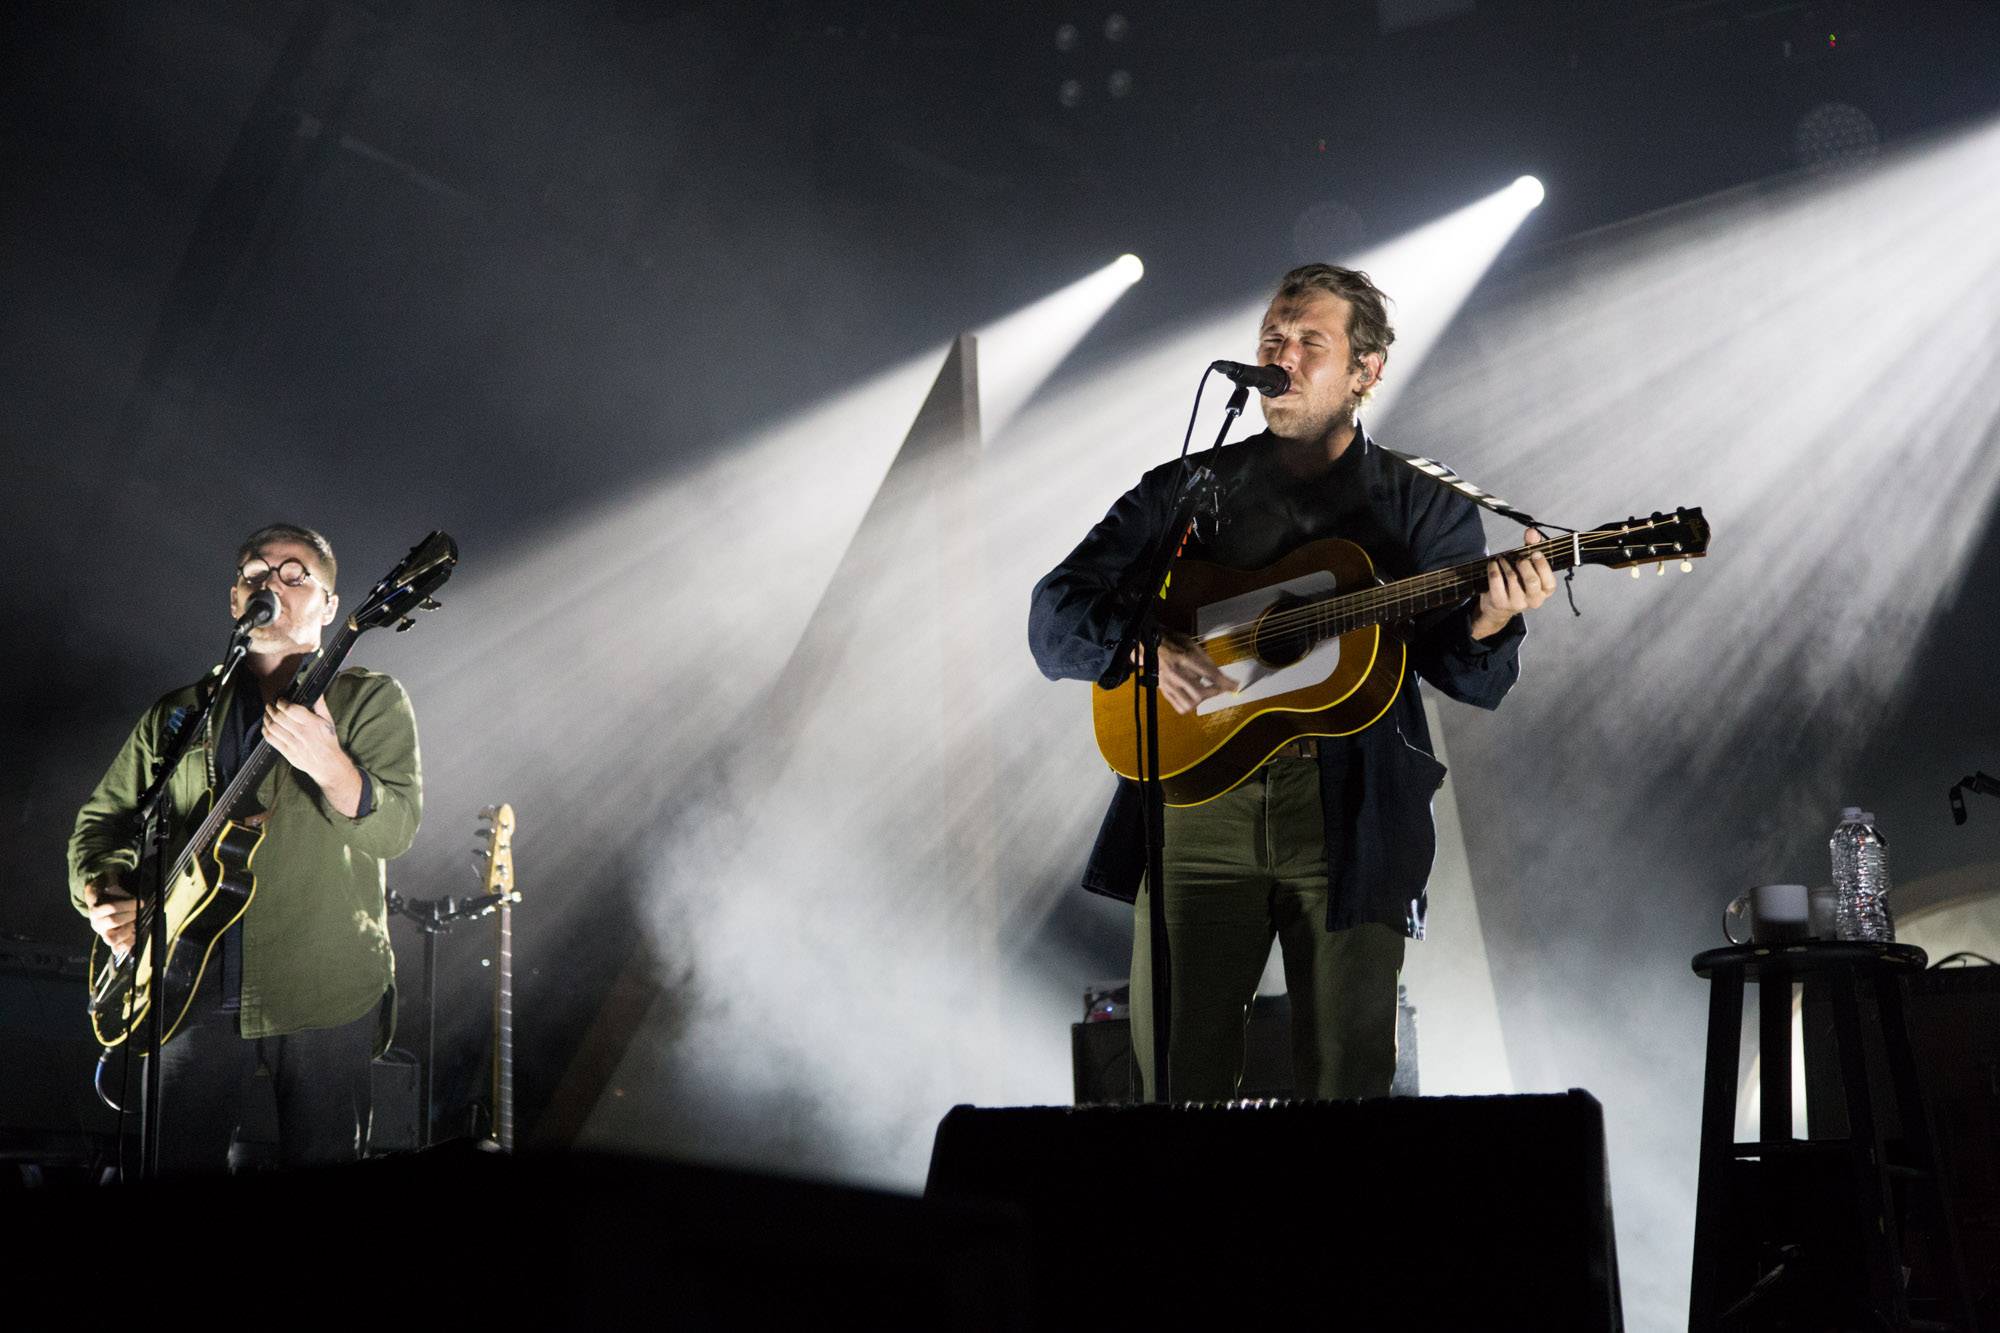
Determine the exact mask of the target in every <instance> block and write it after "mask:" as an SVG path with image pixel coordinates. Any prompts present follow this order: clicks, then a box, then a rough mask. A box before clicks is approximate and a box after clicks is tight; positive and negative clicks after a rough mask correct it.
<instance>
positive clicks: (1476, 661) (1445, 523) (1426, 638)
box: [1410, 486, 1528, 708]
mask: <svg viewBox="0 0 2000 1333" xmlns="http://www.w3.org/2000/svg"><path fill="white" fill-rule="evenodd" d="M1430 489H1431V494H1429V495H1427V496H1420V498H1419V504H1418V513H1417V519H1416V523H1415V525H1414V527H1413V530H1412V541H1411V550H1412V551H1413V552H1414V554H1415V556H1416V560H1417V567H1418V569H1419V570H1432V569H1443V568H1445V567H1447V566H1450V565H1462V564H1465V563H1467V562H1469V561H1473V560H1477V559H1479V558H1480V557H1481V556H1483V555H1485V554H1487V551H1486V536H1485V534H1484V533H1483V532H1482V531H1481V530H1480V526H1479V510H1478V509H1477V508H1476V507H1474V505H1473V503H1472V502H1471V501H1470V500H1468V499H1466V498H1465V497H1464V496H1462V495H1458V494H1456V493H1455V492H1452V491H1448V490H1446V489H1444V488H1443V487H1441V486H1434V487H1431V488H1430ZM1478 609H1479V599H1478V597H1477V595H1475V596H1474V597H1473V598H1471V599H1470V600H1468V601H1466V602H1464V603H1462V604H1460V605H1458V606H1456V607H1451V608H1448V609H1444V610H1439V611H1434V612H1432V613H1430V614H1429V615H1427V616H1425V617H1423V618H1422V619H1420V620H1419V621H1418V623H1417V631H1416V635H1415V638H1414V641H1413V642H1412V644H1411V645H1410V646H1411V654H1410V655H1411V659H1412V665H1413V666H1414V667H1415V668H1416V671H1417V674H1418V675H1420V676H1422V677H1423V678H1424V679H1425V680H1426V681H1429V682H1430V683H1431V684H1432V685H1434V686H1436V687H1437V688H1438V689H1440V690H1442V691H1443V692H1444V693H1445V694H1448V695H1450V696H1451V697H1452V698H1454V699H1456V700H1458V701H1459V702H1460V703H1468V704H1472V705H1474V706H1476V707H1479V708H1498V707H1499V706H1500V701H1501V700H1502V699H1504V698H1506V697H1507V691H1508V690H1510V689H1512V688H1513V686H1514V682H1515V680H1517V679H1518V678H1519V677H1520V674H1521V641H1522V640H1523V639H1524V638H1526V637H1527V634H1528V626H1527V622H1526V621H1524V620H1523V619H1522V618H1521V617H1520V616H1515V617H1514V618H1513V619H1512V620H1510V621H1508V622H1507V624H1506V625H1505V626H1503V627H1502V628H1501V630H1500V631H1499V632H1498V633H1497V634H1494V635H1491V636H1490V637H1488V638H1484V639H1475V638H1473V637H1472V617H1473V615H1474V614H1475V613H1476V612H1477V611H1478Z"/></svg>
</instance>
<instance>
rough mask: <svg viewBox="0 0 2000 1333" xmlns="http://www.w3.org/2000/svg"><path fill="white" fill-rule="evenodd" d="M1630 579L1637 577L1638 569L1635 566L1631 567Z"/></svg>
mask: <svg viewBox="0 0 2000 1333" xmlns="http://www.w3.org/2000/svg"><path fill="white" fill-rule="evenodd" d="M1632 577H1633V578H1635V579H1636V578H1638V577H1639V567H1638V566H1637V565H1634V566H1632Z"/></svg>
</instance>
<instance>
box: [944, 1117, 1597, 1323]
mask: <svg viewBox="0 0 2000 1333" xmlns="http://www.w3.org/2000/svg"><path fill="white" fill-rule="evenodd" d="M926 1197H929V1198H935V1199H940V1200H967V1201H987V1202H996V1203H1008V1204H1013V1205H1015V1206H1017V1207H1019V1208H1020V1209H1021V1210H1022V1211H1023V1212H1024V1213H1025V1215H1026V1217H1027V1219H1028V1225H1029V1232H1030V1246H1031V1248H1030V1253H1031V1256H1032V1263H1033V1270H1034V1279H1035V1287H1034V1293H1033V1301H1034V1308H1035V1318H1036V1324H1037V1326H1038V1327H1044V1328H1088V1327H1092V1326H1103V1327H1112V1326H1118V1327H1127V1326H1130V1325H1131V1324H1133V1323H1134V1322H1137V1323H1138V1324H1139V1326H1141V1327H1146V1326H1152V1327H1160V1328H1169V1327H1187V1326H1190V1324H1191V1323H1192V1322H1193V1320H1194V1319H1196V1318H1206V1317H1207V1316H1208V1313H1209V1312H1210V1311H1222V1312H1224V1313H1225V1314H1228V1315H1232V1316H1233V1318H1232V1322H1237V1321H1242V1322H1246V1323H1247V1322H1251V1321H1255V1322H1258V1323H1263V1324H1267V1325H1282V1326H1285V1327H1299V1328H1343V1329H1354V1328H1395V1329H1399V1330H1400V1329H1412V1328H1427V1329H1428V1328H1436V1329H1444V1328H1449V1329H1455V1330H1462V1329H1468V1328H1479V1329H1498V1328H1532V1329H1537V1330H1544V1331H1547V1330H1559V1329H1589V1330H1604V1329H1617V1328H1620V1327H1621V1326H1622V1319H1621V1313H1620V1305H1619V1295H1618V1265H1617V1254H1616V1247H1615V1241H1614V1239H1613V1236H1612V1227H1611V1202H1610V1190H1609V1181H1608V1176H1607V1173H1606V1168H1605V1156H1604V1121H1603V1111H1602V1108H1601V1107H1600V1106H1599V1105H1598V1103H1597V1101H1596V1099H1595V1098H1593V1097H1591V1096H1590V1094H1588V1093H1586V1092H1582V1091H1576V1090H1573V1091H1571V1092H1569V1093H1566V1094H1560V1095H1549V1096H1518V1097H1432V1098H1385V1099H1382V1100H1379V1101H1365V1102H1287V1103H1278V1104H1275V1105H1272V1104H1266V1105H1262V1106H1242V1105H1237V1106H1185V1107H1179V1106H1175V1107H1162V1106H1151V1105H1143V1106H1123V1107H1077V1108H1066V1107H1050V1108H1044V1107H1036V1108H1023V1109H1013V1110H979V1109H975V1108H973V1107H969V1106H961V1107H958V1108H956V1109H955V1110H953V1111H952V1112H951V1113H950V1114H949V1115H947V1116H946V1117H945V1118H944V1121H943V1123H942V1124H940V1125H939V1126H938V1133H937V1140H936V1144H935V1147H934V1149H933V1152H932V1156H931V1170H930V1182H929V1186H928V1189H927V1192H926ZM1196 1311H1200V1312H1201V1314H1200V1315H1199V1316H1196V1315H1195V1314H1194V1313H1193V1312H1196ZM1217 1326H1218V1327H1220V1326H1222V1325H1217Z"/></svg>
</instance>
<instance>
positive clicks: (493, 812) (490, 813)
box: [479, 805, 500, 819]
mask: <svg viewBox="0 0 2000 1333" xmlns="http://www.w3.org/2000/svg"><path fill="white" fill-rule="evenodd" d="M499 814H500V807H499V806H497V805H488V806H482V807H481V808H480V811H479V817H480V818H481V819H495V818H498V817H499Z"/></svg>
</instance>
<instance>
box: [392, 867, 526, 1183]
mask: <svg viewBox="0 0 2000 1333" xmlns="http://www.w3.org/2000/svg"><path fill="white" fill-rule="evenodd" d="M520 901H521V895H520V894H518V893H482V894H479V895H478V896H477V897H473V898H453V897H451V896H450V895H446V896H445V897H443V898H405V897H404V896H403V895H402V894H400V893H397V892H395V891H394V890H391V891H390V893H389V898H388V907H389V910H390V911H391V912H394V913H395V914H396V915H397V916H400V917H405V918H407V919H408V920H410V921H412V922H414V923H416V927H417V929H418V930H420V931H422V932H423V936H424V1064H423V1078H422V1080H421V1090H420V1091H419V1092H418V1094H417V1099H418V1100H419V1101H420V1102H422V1103H423V1112H422V1119H421V1121H420V1123H419V1125H418V1130H417V1146H418V1147H419V1148H428V1147H430V1146H431V1099H432V1094H433V1091H434V1088H435V1084H434V1082H433V1079H434V1074H433V1071H434V1070H435V1069H436V1067H437V939H438V936H440V935H443V934H445V933H446V932H447V931H449V930H451V928H452V927H454V926H457V925H459V924H460V923H462V922H466V921H471V920H473V919H475V918H477V917H482V916H486V915H488V914H490V913H492V912H494V911H497V910H498V909H499V907H500V904H501V903H503V902H509V903H517V902H520Z"/></svg>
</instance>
